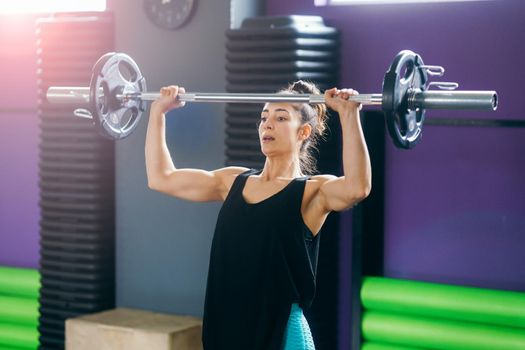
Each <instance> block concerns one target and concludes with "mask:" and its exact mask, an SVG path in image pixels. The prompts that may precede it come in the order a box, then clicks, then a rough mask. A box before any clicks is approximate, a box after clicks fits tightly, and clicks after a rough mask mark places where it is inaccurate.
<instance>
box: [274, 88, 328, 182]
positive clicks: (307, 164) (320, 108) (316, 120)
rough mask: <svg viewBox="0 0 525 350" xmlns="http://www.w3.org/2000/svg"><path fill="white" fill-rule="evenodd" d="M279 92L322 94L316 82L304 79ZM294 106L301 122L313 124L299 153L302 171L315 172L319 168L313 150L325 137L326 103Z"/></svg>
mask: <svg viewBox="0 0 525 350" xmlns="http://www.w3.org/2000/svg"><path fill="white" fill-rule="evenodd" d="M279 93H281V94H282V93H285V94H288V93H289V94H315V95H319V94H321V92H320V91H319V88H317V86H315V84H314V83H311V82H306V81H303V80H298V81H296V82H294V83H292V84H290V85H288V87H287V88H285V89H282V90H280V91H279ZM293 106H294V108H295V109H296V110H297V111H298V112H299V113H300V114H301V124H302V125H304V124H310V125H311V126H312V133H311V134H310V137H308V138H307V139H306V140H304V141H303V144H302V145H301V149H300V153H299V161H300V166H301V171H302V172H303V173H304V174H310V175H311V174H315V173H316V172H317V168H316V161H315V157H314V156H313V154H312V150H316V149H317V148H316V146H317V142H318V141H319V139H321V138H323V134H324V132H325V130H326V119H327V116H326V105H325V104H324V103H319V104H317V103H316V104H308V103H300V104H294V105H293Z"/></svg>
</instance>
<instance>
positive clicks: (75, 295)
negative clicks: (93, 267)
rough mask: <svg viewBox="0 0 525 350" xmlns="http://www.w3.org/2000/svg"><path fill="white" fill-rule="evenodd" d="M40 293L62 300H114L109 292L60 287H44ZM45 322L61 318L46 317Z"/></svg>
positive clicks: (98, 301)
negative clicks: (102, 292) (68, 289)
mask: <svg viewBox="0 0 525 350" xmlns="http://www.w3.org/2000/svg"><path fill="white" fill-rule="evenodd" d="M40 295H41V296H42V297H46V298H56V299H60V300H72V301H87V302H96V303H107V302H111V301H112V300H113V295H112V293H110V292H108V293H105V295H104V294H93V293H79V292H64V291H61V290H60V289H56V290H55V289H54V288H49V287H47V286H46V287H44V288H41V289H40ZM44 322H45V323H49V324H56V323H57V322H59V320H54V319H46V320H45V321H44Z"/></svg>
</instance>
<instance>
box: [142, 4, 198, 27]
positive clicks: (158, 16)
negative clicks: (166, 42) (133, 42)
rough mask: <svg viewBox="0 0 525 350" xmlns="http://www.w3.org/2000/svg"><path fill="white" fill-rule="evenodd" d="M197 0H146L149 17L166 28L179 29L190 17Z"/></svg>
mask: <svg viewBox="0 0 525 350" xmlns="http://www.w3.org/2000/svg"><path fill="white" fill-rule="evenodd" d="M196 2H197V0H144V11H145V12H146V15H147V16H148V18H149V19H150V20H151V21H152V22H153V23H154V24H155V25H157V26H159V27H161V28H164V29H177V28H180V27H182V26H183V25H184V24H186V23H187V22H188V20H189V19H190V17H191V15H192V13H193V9H194V8H195V5H196Z"/></svg>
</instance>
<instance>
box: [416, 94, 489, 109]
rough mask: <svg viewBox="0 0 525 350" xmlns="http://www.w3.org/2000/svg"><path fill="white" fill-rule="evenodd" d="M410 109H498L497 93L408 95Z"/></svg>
mask: <svg viewBox="0 0 525 350" xmlns="http://www.w3.org/2000/svg"><path fill="white" fill-rule="evenodd" d="M408 108H409V109H412V110H414V109H417V108H423V109H480V110H492V111H495V110H496V109H497V108H498V95H497V93H496V91H421V90H415V91H412V92H409V94H408Z"/></svg>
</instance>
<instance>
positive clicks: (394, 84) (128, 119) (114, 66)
mask: <svg viewBox="0 0 525 350" xmlns="http://www.w3.org/2000/svg"><path fill="white" fill-rule="evenodd" d="M122 70H124V71H126V72H127V74H122ZM444 71H445V70H444V68H443V67H441V66H428V65H425V64H423V60H422V58H421V56H420V55H418V54H416V53H414V52H412V51H410V50H404V51H401V52H400V53H399V54H398V55H396V57H395V58H394V60H393V62H392V64H391V66H390V68H389V70H388V71H387V72H386V74H385V78H384V80H383V92H382V93H375V94H360V95H356V96H351V97H350V98H349V99H350V100H352V101H355V102H358V103H360V104H362V105H365V106H366V105H381V107H382V110H383V112H384V113H385V121H386V124H387V127H388V131H389V133H390V136H391V137H392V140H393V142H394V144H395V145H396V146H397V147H399V148H405V149H409V148H412V147H414V146H415V145H416V144H417V143H418V142H419V141H420V139H421V135H422V128H423V122H424V117H425V110H426V109H478V110H496V108H497V106H498V96H497V93H496V92H495V91H456V90H455V89H456V88H457V86H458V84H457V83H447V82H430V83H429V82H428V77H429V76H442V75H443V74H444ZM432 86H437V87H438V88H440V89H441V90H429V89H430V87H432ZM145 90H146V81H145V78H144V77H143V76H142V73H141V72H140V69H139V67H138V65H137V64H136V63H135V61H134V60H133V59H132V58H131V57H129V56H128V55H126V54H123V53H108V54H105V55H103V56H102V57H101V58H100V59H99V60H98V61H97V63H96V64H95V66H94V67H93V71H92V76H91V82H90V86H89V87H53V86H52V87H49V89H48V90H47V93H46V97H47V100H48V102H49V103H57V104H73V105H77V106H81V105H82V106H83V105H87V106H89V109H77V110H76V111H75V115H76V116H79V117H87V118H92V119H93V121H94V124H95V125H96V126H97V127H98V128H99V129H100V131H101V132H102V134H103V135H105V136H108V137H110V138H112V139H122V138H125V137H127V136H128V135H129V134H131V133H132V132H133V130H134V129H135V128H136V127H137V125H138V121H139V120H140V116H141V114H142V112H143V111H144V110H145V105H144V102H145V101H152V100H156V99H157V98H159V97H160V93H158V92H147V91H145ZM178 99H179V100H180V101H182V102H225V103H261V104H262V103H266V102H287V103H309V104H316V103H324V102H325V99H324V95H316V94H283V93H274V94H262V93H202V92H187V93H184V94H180V95H178Z"/></svg>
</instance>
